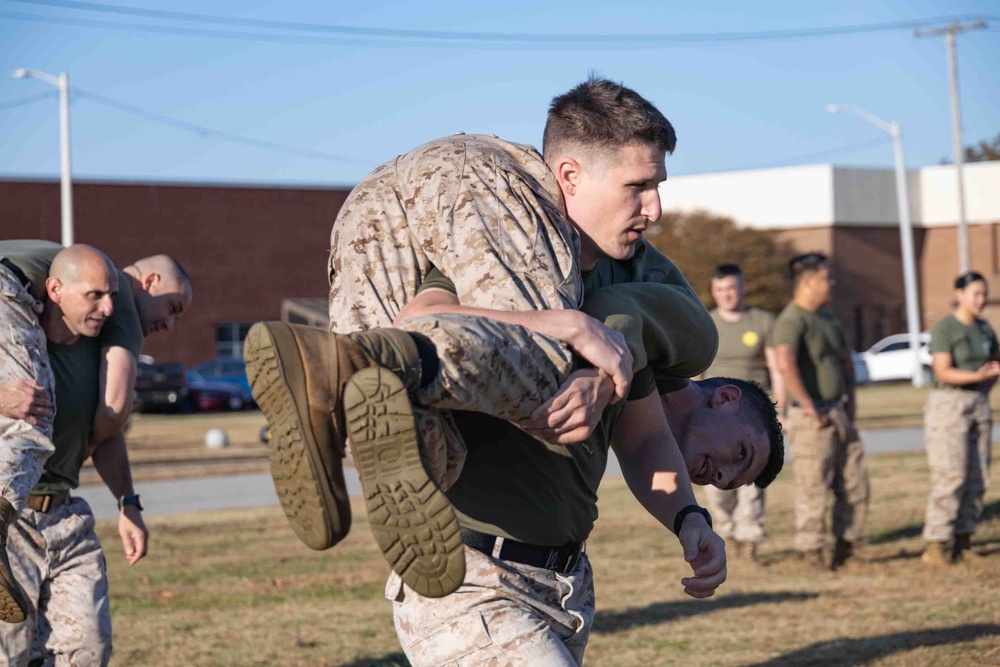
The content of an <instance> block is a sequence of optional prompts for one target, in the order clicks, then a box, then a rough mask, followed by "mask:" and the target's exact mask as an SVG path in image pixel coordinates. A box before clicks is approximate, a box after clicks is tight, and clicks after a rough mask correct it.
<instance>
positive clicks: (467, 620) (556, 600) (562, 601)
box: [385, 548, 594, 667]
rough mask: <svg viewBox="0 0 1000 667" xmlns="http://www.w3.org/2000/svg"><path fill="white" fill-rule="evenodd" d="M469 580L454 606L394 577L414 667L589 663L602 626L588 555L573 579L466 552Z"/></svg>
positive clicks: (389, 589)
mask: <svg viewBox="0 0 1000 667" xmlns="http://www.w3.org/2000/svg"><path fill="white" fill-rule="evenodd" d="M465 562H466V575H465V581H464V582H463V583H462V586H461V587H460V588H459V589H458V590H457V591H455V593H453V594H452V595H451V596H449V598H448V601H449V604H442V601H441V600H439V599H429V598H424V597H421V596H420V595H417V594H416V593H414V592H413V591H412V590H410V589H409V588H408V587H406V586H405V585H404V584H403V583H402V581H400V579H399V576H398V575H397V574H396V573H395V572H393V573H392V574H391V575H390V577H389V581H388V582H387V583H386V588H385V596H386V598H387V599H390V600H393V618H394V620H395V624H396V635H397V636H398V637H399V641H400V644H402V646H403V650H404V651H405V653H406V657H407V658H408V659H409V660H410V663H411V664H412V665H413V667H437V666H438V665H455V666H461V667H464V666H469V667H472V666H476V667H479V666H480V665H484V666H486V665H488V666H496V667H501V666H503V665H546V666H549V665H551V666H566V667H570V666H574V665H582V664H583V653H584V650H585V649H586V647H587V640H588V639H589V637H590V629H591V627H592V626H593V622H594V587H593V570H592V569H591V567H590V561H589V560H588V559H587V555H586V554H581V555H580V558H579V560H578V561H577V563H576V565H575V566H574V568H573V569H572V570H571V571H570V572H568V573H567V574H565V575H562V574H558V573H556V572H553V571H551V570H546V569H542V568H537V567H531V566H529V565H520V564H518V563H511V562H508V561H501V560H496V559H494V558H491V557H489V556H487V555H485V554H483V553H480V552H478V551H476V550H474V549H469V548H466V549H465Z"/></svg>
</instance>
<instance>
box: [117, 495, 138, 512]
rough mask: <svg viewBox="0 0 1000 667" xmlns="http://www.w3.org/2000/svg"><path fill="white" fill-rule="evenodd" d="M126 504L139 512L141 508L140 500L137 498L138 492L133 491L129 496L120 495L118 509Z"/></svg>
mask: <svg viewBox="0 0 1000 667" xmlns="http://www.w3.org/2000/svg"><path fill="white" fill-rule="evenodd" d="M126 505H132V506H134V507H135V508H136V509H138V510H139V511H140V512H141V511H142V510H143V507H142V500H141V499H140V498H139V494H138V493H133V494H132V495H131V496H122V497H121V498H119V499H118V509H119V510H121V509H123V508H124V507H125V506H126Z"/></svg>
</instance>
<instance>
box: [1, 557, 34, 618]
mask: <svg viewBox="0 0 1000 667" xmlns="http://www.w3.org/2000/svg"><path fill="white" fill-rule="evenodd" d="M27 613H28V601H27V599H26V596H25V594H24V591H22V590H21V587H20V586H19V585H18V584H17V582H16V581H14V577H13V574H12V573H11V572H10V571H9V570H8V571H7V572H3V571H0V621H3V622H5V623H20V622H22V621H23V620H24V619H25V617H26V616H27Z"/></svg>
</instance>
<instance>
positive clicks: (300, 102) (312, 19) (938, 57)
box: [0, 0, 1000, 185]
mask: <svg viewBox="0 0 1000 667" xmlns="http://www.w3.org/2000/svg"><path fill="white" fill-rule="evenodd" d="M100 1H101V2H103V3H104V5H105V8H106V7H107V6H112V7H129V8H142V9H161V10H169V11H175V12H191V13H199V14H212V15H216V16H224V17H237V18H248V19H266V20H274V21H294V22H301V23H310V24H329V25H339V26H362V27H374V28H392V29H410V30H438V31H452V32H490V33H518V34H526V33H530V34H544V35H580V34H591V35H592V34H605V35H608V34H610V35H648V34H665V33H670V34H702V33H734V32H759V31H773V30H797V29H806V28H824V27H830V26H851V25H860V24H877V23H886V22H896V21H909V20H916V19H927V18H933V17H944V16H958V15H962V16H967V17H970V18H971V17H973V16H982V17H983V18H984V19H985V20H986V21H987V23H988V24H989V27H988V29H986V30H980V31H975V32H968V33H965V34H963V35H961V36H960V37H959V38H958V56H959V81H960V87H961V92H962V105H963V108H962V115H963V127H964V132H965V143H967V144H968V143H973V142H976V141H979V140H982V139H991V138H993V137H995V136H996V135H997V134H998V133H1000V84H998V83H997V78H996V73H997V72H998V71H1000V6H997V3H995V2H989V1H986V0H982V1H970V2H962V1H949V2H945V1H930V0H906V1H903V0H884V1H882V2H866V3H844V4H843V5H841V4H840V3H803V2H791V1H783V2H758V3H746V2H700V3H691V2H635V1H630V0H619V1H616V2H614V3H611V2H607V1H605V2H594V1H591V0H577V1H576V2H572V3H570V2H558V3H546V2H539V1H538V0H535V1H528V0H511V1H508V2H505V3H471V2H464V3H451V2H446V1H445V2H433V3H431V2H417V1H408V2H382V1H380V0H370V1H368V2H360V3H358V2H352V3H332V2H318V1H312V2H292V1H286V2H276V1H265V0H241V1H240V2H236V1H230V0H224V1H223V0H219V1H216V2H204V1H202V2H194V1H192V0H171V2H169V3H167V2H165V1H164V0H100ZM95 6H100V5H95ZM28 16H30V17H36V20H30V21H29V20H24V17H28ZM37 17H49V18H48V21H69V22H72V23H74V24H57V23H51V22H45V21H42V20H37ZM991 17H993V18H994V19H995V20H992V21H991V20H990V18H991ZM86 22H91V23H94V24H102V25H104V24H118V25H123V24H132V25H143V26H157V27H155V28H154V30H157V31H159V32H153V33H151V32H142V31H139V30H137V29H134V28H133V29H128V30H126V29H112V28H108V27H97V26H96V25H78V24H76V23H86ZM174 29H177V30H191V29H200V30H210V31H217V32H218V31H226V32H229V33H233V32H242V33H247V32H256V33H267V34H270V35H282V36H293V35H298V36H299V37H300V38H301V37H307V35H305V34H304V33H293V32H291V31H287V30H284V31H282V30H277V29H263V28H251V27H240V26H233V25H214V26H213V25H207V24H198V23H191V22H184V21H179V20H165V19H161V18H153V17H145V16H130V15H128V14H123V13H121V12H120V11H117V10H116V11H109V10H105V11H86V10H84V9H82V8H79V7H76V8H72V7H65V6H52V5H49V4H30V3H24V2H15V1H13V0H0V137H2V141H0V175H7V176H11V175H18V176H56V175H57V174H58V169H59V161H58V107H57V104H56V102H55V100H54V99H42V100H40V101H38V102H34V103H30V104H25V105H21V106H16V107H13V108H3V107H4V106H5V105H8V104H9V103H11V102H15V101H17V100H20V99H23V98H25V97H29V96H33V95H36V94H41V93H44V92H46V91H48V90H51V88H49V87H48V86H46V85H45V84H43V83H41V82H38V81H32V80H15V79H12V78H9V76H8V73H9V72H10V71H12V70H13V69H15V68H17V67H31V68H36V69H40V70H45V71H48V72H51V73H58V72H60V71H68V72H69V73H70V78H71V84H72V85H74V86H76V87H78V88H80V89H81V90H83V91H88V92H90V93H93V94H97V95H103V96H105V97H106V98H110V99H112V100H115V101H118V102H121V103H125V104H128V105H132V106H134V107H138V108H141V109H144V110H146V111H149V112H153V113H156V114H162V115H165V116H169V117H171V118H174V119H177V120H178V121H184V122H187V123H192V124H195V125H199V126H204V127H208V128H212V129H214V130H219V131H224V132H229V133H233V134H238V135H241V136H245V137H250V138H253V139H256V140H259V141H264V142H273V143H276V144H281V145H284V146H290V147H298V148H301V149H306V150H312V151H317V152H321V153H323V154H324V155H326V156H327V157H326V158H325V159H314V158H312V157H307V156H305V155H295V154H289V153H283V152H279V151H276V150H265V149H261V148H255V147H251V146H246V145H241V144H238V143H232V142H229V141H224V140H221V139H219V138H217V137H213V136H206V135H202V134H198V133H196V132H192V131H188V130H182V129H178V128H177V127H171V126H167V125H164V124H161V123H157V122H154V121H153V120H151V119H150V118H148V117H142V116H139V115H135V114H129V113H125V112H123V111H121V110H117V109H113V108H109V107H108V106H105V105H101V104H99V103H97V102H95V101H94V100H93V99H92V98H86V97H83V96H77V97H75V98H74V102H73V105H72V110H71V114H72V129H73V172H74V176H75V177H77V178H114V179H124V180H169V181H195V182H253V183H276V184H295V183H304V184H326V185H348V184H353V183H354V182H356V181H357V180H358V179H359V178H360V177H362V176H363V175H364V174H365V173H367V172H368V171H369V170H370V169H372V168H374V167H375V166H377V165H378V164H380V163H381V162H384V161H385V160H387V159H389V158H391V157H393V156H394V155H397V154H399V153H402V152H405V151H406V150H408V149H410V148H412V147H414V146H416V145H418V144H420V143H422V142H424V141H427V140H430V139H433V138H436V137H439V136H443V135H446V134H450V133H452V132H455V131H459V130H462V131H466V132H482V133H490V134H497V135H499V136H501V137H504V138H506V139H510V140H513V141H518V142H524V143H531V144H535V145H539V144H540V142H541V134H542V127H543V125H544V119H545V110H546V106H547V104H548V102H549V100H550V99H551V98H552V96H553V95H555V94H558V93H560V92H564V91H565V90H567V89H569V88H570V87H572V86H573V85H575V84H576V83H578V82H579V81H581V80H583V79H584V78H586V76H587V74H588V72H590V71H592V70H594V71H597V72H599V73H600V74H602V75H604V76H606V77H608V78H611V79H615V80H620V81H623V82H624V83H625V84H626V85H629V86H631V87H632V88H635V89H636V90H638V91H639V92H641V93H642V94H644V95H645V96H646V97H648V98H649V99H651V100H652V101H653V102H654V103H655V104H657V106H659V108H660V109H661V110H662V111H663V112H664V113H665V114H666V115H667V117H668V118H670V120H671V121H672V122H673V123H674V125H675V127H676V128H677V133H678V137H679V141H678V147H677V152H676V153H675V154H674V155H673V156H671V157H668V159H667V169H668V171H669V173H671V174H694V173H707V172H716V171H729V170H734V169H745V168H757V167H765V166H784V165H790V164H806V163H817V162H833V163H835V164H842V165H861V166H878V167H887V166H889V165H890V164H891V161H892V153H891V148H890V145H889V143H888V138H887V137H885V135H883V134H882V133H881V132H880V131H879V130H877V129H876V128H874V127H872V126H870V125H868V124H866V123H864V122H863V121H861V120H860V119H858V118H855V117H851V116H846V115H839V116H833V115H830V114H828V113H826V112H825V110H824V109H825V106H826V105H827V104H828V103H830V102H841V103H852V104H857V105H859V106H862V107H864V108H866V109H868V110H869V111H871V112H872V113H875V114H876V115H879V116H881V117H882V118H885V119H886V120H898V121H899V122H900V123H901V125H902V128H903V136H904V147H905V151H906V158H907V164H908V166H910V167H919V166H924V165H928V164H936V163H937V162H938V161H939V160H940V159H941V158H946V157H950V155H951V121H950V109H949V101H948V79H947V61H946V50H945V43H944V38H943V37H937V38H926V39H917V38H915V37H914V36H913V33H912V30H907V29H903V30H895V31H883V32H874V33H862V34H851V35H844V36H830V37H803V38H796V39H783V40H766V41H728V42H707V43H706V42H702V43H666V42H665V41H664V42H660V44H663V45H662V46H651V45H650V44H649V43H648V42H645V41H643V40H639V39H636V40H635V41H622V40H619V41H617V42H614V43H612V44H600V43H595V42H593V41H591V42H588V43H583V44H581V43H572V44H553V43H525V42H521V43H515V44H511V43H499V44H494V43H483V42H477V43H469V42H461V43H457V44H456V43H447V44H442V43H430V44H428V43H426V42H425V43H418V44H414V43H413V42H412V41H406V40H401V39H396V38H392V39H388V38H365V39H364V40H361V41H358V40H351V39H349V38H340V37H336V36H331V35H327V36H324V35H322V34H315V35H309V36H308V38H309V39H313V38H319V39H336V40H338V43H329V44H318V43H276V42H268V41H261V40H259V39H255V40H249V39H242V38H241V39H230V38H222V37H219V36H216V37H205V36H193V35H190V34H188V35H182V34H172V33H167V32H164V31H166V30H174ZM281 38H284V37H281ZM348 42H352V43H348ZM883 137H885V141H884V142H883V141H880V139H881V138H883ZM863 144H867V146H862V147H858V146H859V145H863ZM852 147H853V148H852ZM331 155H340V156H345V157H348V158H351V159H350V160H345V161H338V160H336V159H334V158H333V157H330V156H331Z"/></svg>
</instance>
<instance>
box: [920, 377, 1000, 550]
mask: <svg viewBox="0 0 1000 667" xmlns="http://www.w3.org/2000/svg"><path fill="white" fill-rule="evenodd" d="M992 432H993V419H992V415H991V413H990V402H989V397H988V396H987V395H986V394H984V393H982V392H978V391H960V390H954V389H935V390H934V391H932V392H931V393H930V396H928V397H927V405H926V407H925V408H924V444H925V446H926V448H927V463H928V466H929V467H930V473H931V492H930V496H929V497H928V498H927V514H926V517H925V519H924V532H923V536H924V539H925V540H926V541H928V542H947V541H948V540H950V539H951V538H952V537H953V536H955V535H971V534H972V533H974V532H976V521H977V520H978V519H979V516H980V515H981V514H982V512H983V496H984V495H985V494H986V484H987V480H988V479H989V469H990V457H991V451H990V449H991V446H990V445H991V443H990V440H991V435H992Z"/></svg>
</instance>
